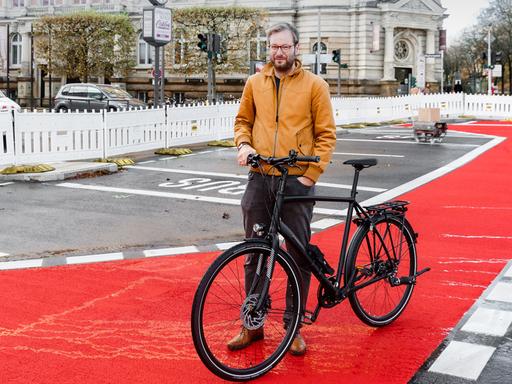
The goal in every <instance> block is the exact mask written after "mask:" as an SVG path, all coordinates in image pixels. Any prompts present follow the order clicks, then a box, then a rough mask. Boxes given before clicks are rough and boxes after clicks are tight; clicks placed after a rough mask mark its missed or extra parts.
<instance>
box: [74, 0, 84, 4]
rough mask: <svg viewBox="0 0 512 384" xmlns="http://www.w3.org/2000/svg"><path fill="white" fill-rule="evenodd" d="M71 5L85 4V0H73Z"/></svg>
mask: <svg viewBox="0 0 512 384" xmlns="http://www.w3.org/2000/svg"><path fill="white" fill-rule="evenodd" d="M73 4H87V0H73Z"/></svg>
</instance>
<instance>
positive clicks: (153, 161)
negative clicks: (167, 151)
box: [137, 160, 156, 164]
mask: <svg viewBox="0 0 512 384" xmlns="http://www.w3.org/2000/svg"><path fill="white" fill-rule="evenodd" d="M149 163H156V160H148V161H140V162H138V163H137V164H149Z"/></svg>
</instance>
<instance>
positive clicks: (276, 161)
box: [247, 149, 320, 167]
mask: <svg viewBox="0 0 512 384" xmlns="http://www.w3.org/2000/svg"><path fill="white" fill-rule="evenodd" d="M260 161H263V162H264V163H267V164H269V165H285V164H287V165H294V164H295V163H298V162H302V163H318V162H319V161H320V156H297V152H295V151H294V150H293V149H292V150H291V151H290V154H289V155H288V156H287V157H265V156H262V155H260V154H258V153H256V154H250V155H249V156H247V164H249V165H251V166H252V167H257V166H258V165H259V163H260Z"/></svg>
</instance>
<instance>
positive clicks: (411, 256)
mask: <svg viewBox="0 0 512 384" xmlns="http://www.w3.org/2000/svg"><path fill="white" fill-rule="evenodd" d="M373 227H374V229H373V230H372V229H371V228H370V224H369V223H367V224H363V225H362V226H361V227H359V229H358V231H357V232H356V234H355V235H354V238H353V240H352V242H351V244H350V248H349V251H348V258H347V265H346V270H345V284H350V288H351V290H352V291H351V293H350V294H349V295H348V298H349V300H350V305H351V306H352V309H353V311H354V313H355V314H356V315H357V317H359V319H360V320H361V321H363V322H364V323H366V324H368V325H370V326H373V327H381V326H383V325H387V324H389V323H391V322H392V321H393V320H395V319H396V318H397V317H398V316H400V314H401V313H402V312H403V310H404V309H405V307H406V306H407V303H408V302H409V299H410V298H411V295H412V291H413V288H414V285H413V284H399V280H398V279H399V278H400V277H406V276H413V275H414V274H415V273H416V264H417V261H416V246H415V239H416V238H415V235H414V232H413V231H412V228H411V226H410V224H409V223H408V222H407V220H405V219H403V218H401V217H395V216H386V217H381V218H379V219H377V221H376V222H375V223H374V225H373ZM379 234H380V235H379ZM351 277H352V278H351ZM358 288H359V289H358Z"/></svg>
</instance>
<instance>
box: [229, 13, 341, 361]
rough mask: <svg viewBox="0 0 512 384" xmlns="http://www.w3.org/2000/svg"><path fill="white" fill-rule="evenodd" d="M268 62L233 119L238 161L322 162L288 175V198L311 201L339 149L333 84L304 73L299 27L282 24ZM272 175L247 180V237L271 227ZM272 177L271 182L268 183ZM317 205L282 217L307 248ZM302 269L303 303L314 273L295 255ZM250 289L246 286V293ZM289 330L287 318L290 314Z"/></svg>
mask: <svg viewBox="0 0 512 384" xmlns="http://www.w3.org/2000/svg"><path fill="white" fill-rule="evenodd" d="M267 40H268V45H269V58H270V63H268V64H267V65H265V67H263V69H262V71H261V72H260V73H258V74H255V75H253V76H251V77H250V78H249V79H248V80H247V83H246V85H245V88H244V92H243V95H242V99H241V102H240V109H239V112H238V115H237V117H236V121H235V143H236V145H237V148H238V155H237V160H238V163H239V164H240V165H247V156H248V155H249V154H254V153H259V154H261V155H263V156H274V157H282V156H283V157H284V156H288V154H289V151H290V150H291V149H294V150H296V151H297V152H298V154H299V155H302V156H320V162H319V163H308V164H307V165H304V166H301V167H293V168H290V169H289V174H290V175H291V176H290V177H289V179H288V183H287V187H286V193H287V194H295V195H312V194H314V186H315V183H316V181H317V180H318V177H319V176H320V174H321V173H322V172H323V171H324V169H325V167H326V166H327V164H328V163H329V161H330V158H331V154H332V151H333V150H334V147H335V144H336V134H335V131H336V127H335V124H334V117H333V112H332V106H331V99H330V94H329V86H328V84H327V83H326V82H325V81H324V80H323V79H322V78H320V77H318V76H316V75H314V74H312V73H311V72H308V71H305V70H304V69H303V68H302V65H301V62H300V61H299V60H297V58H296V57H297V55H298V53H299V36H298V32H297V30H296V29H295V27H294V26H292V25H290V24H288V23H279V24H276V25H274V26H272V27H271V28H270V29H269V30H268V31H267ZM264 170H265V173H266V174H267V175H269V176H265V175H262V174H260V173H259V172H258V170H255V169H253V170H251V172H250V173H249V182H248V185H247V189H246V191H245V194H244V196H243V199H242V212H243V217H244V227H245V233H246V236H247V237H248V238H250V237H256V236H257V235H256V234H255V233H253V229H252V228H253V225H254V224H255V223H263V224H265V225H266V229H268V225H269V223H270V212H271V211H272V209H271V207H272V205H273V203H274V194H275V192H276V187H277V177H276V176H279V175H278V173H277V171H276V170H275V169H273V168H272V169H271V168H270V167H268V168H264ZM264 177H266V181H265V180H264ZM313 205H314V203H313V202H304V203H289V204H285V205H284V207H283V212H282V219H283V221H284V222H285V223H286V225H288V226H289V227H290V228H291V230H292V231H293V232H294V233H295V234H296V235H297V236H298V238H299V239H300V240H301V242H302V244H304V245H306V244H308V243H309V240H310V236H311V229H310V223H311V218H312V216H313ZM290 253H291V255H292V257H294V259H295V261H296V262H297V264H298V266H299V267H300V269H301V274H302V280H303V281H302V284H303V292H304V297H307V295H308V290H309V283H310V280H311V270H310V266H309V262H308V261H307V260H303V259H304V258H303V257H301V255H300V254H299V253H297V252H294V250H293V249H290ZM251 259H256V257H254V258H251V257H248V258H247V260H246V264H245V275H246V276H245V277H246V283H247V282H249V284H250V281H252V279H251V277H252V276H253V275H254V272H255V270H256V264H255V263H256V261H257V260H251ZM246 289H248V287H246ZM284 321H285V326H286V315H285V319H284ZM262 338H264V334H263V328H260V329H256V330H248V329H245V328H243V329H242V331H241V333H240V334H239V335H237V336H235V337H234V338H233V339H232V340H231V341H229V342H228V348H229V349H231V350H237V349H242V348H245V347H247V346H248V345H250V344H251V343H252V342H254V341H257V340H261V339H262ZM290 352H291V353H292V354H294V355H303V354H304V353H305V352H306V343H305V341H304V339H303V338H302V336H301V335H300V334H299V333H297V335H296V336H295V338H294V340H293V343H292V345H291V347H290Z"/></svg>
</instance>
